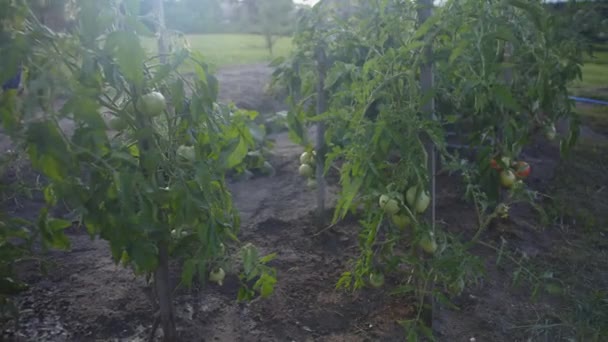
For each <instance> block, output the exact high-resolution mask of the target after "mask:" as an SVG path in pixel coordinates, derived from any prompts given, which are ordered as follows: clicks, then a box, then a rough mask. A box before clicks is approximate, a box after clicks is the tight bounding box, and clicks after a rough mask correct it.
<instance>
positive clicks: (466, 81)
mask: <svg viewBox="0 0 608 342" xmlns="http://www.w3.org/2000/svg"><path fill="white" fill-rule="evenodd" d="M419 6H424V5H417V4H415V3H412V2H403V1H390V0H387V1H378V2H357V3H356V4H355V5H354V6H351V7H350V8H349V11H348V12H349V16H342V15H341V13H340V12H335V11H334V9H333V8H332V7H331V6H325V5H324V4H323V3H320V4H317V5H315V6H314V7H313V9H312V10H311V11H310V12H308V13H306V14H305V15H304V16H302V18H301V19H300V21H299V22H298V30H297V32H296V37H295V39H294V42H295V45H296V51H295V52H294V54H293V56H292V57H291V58H290V59H288V60H286V61H282V62H283V63H282V64H281V66H280V67H279V68H278V69H277V72H276V76H277V77H278V78H279V82H282V84H283V85H284V86H285V87H286V88H287V89H288V90H289V93H290V97H289V103H290V104H291V110H290V112H289V116H288V124H289V128H290V134H291V135H290V136H291V137H292V139H293V140H294V141H296V142H298V143H301V144H303V145H304V146H309V145H310V143H309V142H308V141H307V137H306V134H305V133H306V128H307V125H310V124H314V123H316V122H320V121H322V122H324V123H325V124H326V131H325V135H324V137H325V140H326V143H327V144H328V146H329V151H328V153H327V156H326V158H324V161H325V170H327V169H328V168H329V167H330V166H331V165H335V164H336V162H337V161H340V165H341V168H340V185H341V193H340V197H339V199H338V202H337V205H336V211H335V215H334V221H336V220H339V219H341V218H343V217H344V216H345V215H346V214H347V213H348V212H356V213H359V214H360V215H361V216H362V218H361V226H362V227H361V235H360V237H361V239H360V247H361V257H360V258H359V259H357V260H356V263H355V266H354V270H353V271H352V272H347V273H345V274H344V276H343V277H342V278H341V279H340V280H339V282H338V286H339V287H345V288H351V287H354V288H358V287H361V286H363V285H364V284H365V283H366V281H367V279H368V278H369V275H371V274H377V272H380V271H382V272H383V273H387V272H398V271H397V269H398V267H397V265H402V266H403V265H405V266H406V267H407V268H408V271H411V273H410V274H413V275H415V276H416V277H417V278H416V279H418V281H416V282H414V284H410V283H408V284H404V285H403V286H404V288H407V289H408V291H409V293H413V294H415V295H416V296H417V297H425V295H424V294H425V293H432V294H433V297H435V299H440V298H444V297H442V296H443V295H442V293H441V292H438V291H437V289H439V288H447V289H453V290H454V291H456V292H460V291H462V289H463V288H464V287H465V286H466V283H467V282H469V281H474V280H475V279H476V277H478V276H479V275H480V274H481V272H480V261H479V260H478V259H477V258H475V257H473V256H471V255H470V254H469V252H468V251H467V248H468V247H465V246H464V245H463V244H462V243H460V242H459V241H458V240H457V239H456V238H455V237H452V236H451V235H450V234H449V233H447V232H445V231H442V229H439V227H436V225H435V224H434V222H433V218H434V216H433V215H434V214H433V213H434V208H432V203H433V200H434V199H433V196H432V194H431V193H428V192H427V190H426V189H429V188H431V187H430V184H432V183H433V178H432V177H433V174H432V173H431V172H430V171H431V170H432V169H431V165H433V164H432V163H433V158H434V157H433V155H432V153H429V150H430V151H432V149H429V148H428V147H429V145H433V146H434V148H435V149H436V150H437V151H438V152H439V155H440V156H441V159H442V161H443V167H444V168H445V169H447V170H451V171H455V172H458V173H459V174H461V175H462V176H463V177H462V179H463V181H464V182H465V183H466V186H467V193H466V195H467V198H469V199H470V200H472V201H473V202H474V203H475V205H476V208H477V209H478V214H479V224H478V227H477V232H475V233H473V234H472V235H473V236H472V238H471V241H472V242H475V241H477V240H478V239H479V238H480V236H481V233H482V232H483V230H484V229H485V228H486V227H488V225H489V222H490V221H491V220H493V219H495V218H497V217H504V216H505V215H507V214H508V205H510V204H512V203H515V202H518V201H526V202H529V203H532V204H533V201H534V197H535V193H534V192H533V191H530V190H528V189H526V188H525V184H524V183H523V182H520V181H516V178H515V174H514V173H513V171H512V170H510V168H511V160H513V159H515V158H517V157H518V156H519V155H520V153H521V150H522V149H523V147H524V146H526V144H527V143H528V142H529V140H530V138H531V137H532V136H533V135H535V134H536V133H538V132H542V130H543V128H544V127H550V128H551V127H554V124H555V122H557V121H558V120H562V119H565V120H569V121H570V123H571V125H570V127H571V131H570V132H568V133H567V134H566V135H565V136H563V137H560V145H561V148H562V151H563V152H567V151H568V149H569V148H570V147H571V146H572V145H573V144H574V143H575V141H576V138H577V132H578V128H577V124H578V118H577V117H576V116H575V115H574V114H573V112H572V103H571V101H570V100H569V99H568V93H567V88H566V85H567V84H568V82H570V81H571V80H573V79H575V78H576V77H578V76H579V75H580V62H581V52H580V51H581V50H580V49H578V45H577V43H576V41H575V40H573V39H571V38H572V37H567V36H566V35H564V32H563V31H562V29H561V27H560V25H561V23H560V22H559V21H558V20H555V19H554V18H553V17H552V16H551V15H550V14H549V13H548V12H547V11H546V9H545V8H544V7H543V6H542V5H541V4H540V3H536V2H524V1H519V0H507V1H487V2H483V3H480V2H478V1H473V0H453V1H447V2H444V3H443V4H442V6H439V7H435V8H434V13H433V14H432V15H431V16H430V17H428V18H427V19H426V21H424V23H420V22H421V17H420V15H421V13H422V11H421V10H420V8H419ZM431 48H432V49H431ZM319 49H322V50H323V51H324V53H325V55H326V57H327V61H329V65H331V67H330V68H329V69H328V70H327V77H326V78H325V79H324V80H323V81H324V87H322V89H323V90H324V91H328V92H329V93H330V96H329V99H330V100H329V104H328V109H327V110H326V111H324V112H323V113H318V112H316V111H315V110H314V108H313V106H312V105H311V104H312V103H311V100H312V99H314V98H315V97H319V96H320V90H319V88H318V87H315V84H316V83H317V82H318V81H319V79H320V78H321V76H322V75H320V74H319V73H318V72H317V62H318V61H317V60H316V58H315V56H316V55H317V51H318V50H319ZM279 62H281V61H277V63H279ZM431 62H432V64H433V67H434V69H435V74H434V77H433V75H432V74H430V77H429V67H428V66H429V63H431ZM430 70H431V71H432V68H431V69H430ZM429 87H430V88H429ZM431 99H432V100H435V101H436V103H437V106H436V108H435V109H434V110H433V108H432V105H431V106H429V101H430V100H431ZM429 108H430V110H429ZM430 112H433V113H430ZM431 114H435V116H436V118H437V120H435V119H434V117H433V116H432V115H431ZM447 131H453V132H455V133H456V136H457V137H459V138H460V139H461V142H462V143H464V144H467V145H468V146H471V147H473V148H475V153H474V156H475V161H474V162H471V161H469V160H466V159H465V158H461V157H460V155H459V151H454V150H452V149H449V148H448V147H449V146H448V143H447V139H446V136H447V133H449V132H447ZM501 174H502V177H501ZM501 183H502V184H503V185H504V186H505V187H507V188H508V189H505V190H501ZM533 205H534V204H533ZM428 207H431V209H432V210H430V211H429V213H428V216H427V217H424V216H423V215H422V214H423V213H425V212H426V211H427V208H428ZM505 209H506V210H505ZM387 218H390V220H389V222H390V223H389V224H387V223H386V220H385V219H387ZM405 218H407V220H406V219H405ZM408 225H409V226H411V229H407V230H405V231H404V229H403V227H406V226H408ZM393 227H396V228H399V229H393ZM421 251H423V252H424V253H421ZM404 255H405V256H404ZM378 265H382V266H378ZM447 265H453V266H454V269H450V268H449V267H447ZM378 267H380V268H383V269H382V270H378ZM410 279H411V278H410ZM421 303H424V300H421ZM423 306H424V305H420V308H421V310H422V307H423ZM418 317H420V316H418ZM410 323H411V322H410ZM413 323H421V322H420V320H414V321H413ZM411 331H419V330H416V329H412V330H411ZM421 332H422V333H425V332H428V330H425V329H424V328H422V330H421Z"/></svg>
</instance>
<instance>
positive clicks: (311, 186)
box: [306, 178, 317, 190]
mask: <svg viewBox="0 0 608 342" xmlns="http://www.w3.org/2000/svg"><path fill="white" fill-rule="evenodd" d="M306 186H307V187H308V188H309V189H310V190H314V189H316V188H317V180H316V179H314V178H309V179H308V181H306Z"/></svg>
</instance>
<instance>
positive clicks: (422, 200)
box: [405, 186, 431, 214]
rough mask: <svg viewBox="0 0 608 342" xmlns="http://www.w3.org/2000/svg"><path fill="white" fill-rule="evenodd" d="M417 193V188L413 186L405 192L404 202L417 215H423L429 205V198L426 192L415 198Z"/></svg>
mask: <svg viewBox="0 0 608 342" xmlns="http://www.w3.org/2000/svg"><path fill="white" fill-rule="evenodd" d="M417 192H418V188H417V187H415V186H413V187H411V188H409V189H408V190H407V192H406V193H405V200H406V201H407V204H408V205H409V206H410V208H413V209H414V210H416V212H417V213H419V214H420V213H423V212H425V211H426V209H427V208H428V207H429V204H430V203H431V197H430V196H429V193H428V192H427V191H422V192H421V193H420V194H419V195H418V197H416V193H417Z"/></svg>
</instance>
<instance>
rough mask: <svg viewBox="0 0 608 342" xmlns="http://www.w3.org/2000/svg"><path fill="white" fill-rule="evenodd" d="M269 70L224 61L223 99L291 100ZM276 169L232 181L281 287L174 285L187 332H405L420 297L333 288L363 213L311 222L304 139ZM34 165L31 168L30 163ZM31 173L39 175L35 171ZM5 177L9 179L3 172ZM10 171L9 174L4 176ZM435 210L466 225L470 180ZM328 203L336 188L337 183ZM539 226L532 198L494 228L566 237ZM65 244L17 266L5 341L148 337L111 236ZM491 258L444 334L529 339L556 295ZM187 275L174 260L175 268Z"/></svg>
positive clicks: (544, 160) (345, 336) (536, 148)
mask: <svg viewBox="0 0 608 342" xmlns="http://www.w3.org/2000/svg"><path fill="white" fill-rule="evenodd" d="M270 72H271V70H270V69H269V68H267V67H265V66H263V65H252V66H242V67H238V68H233V69H228V70H220V72H219V74H218V78H219V81H220V85H221V90H220V93H221V95H220V98H221V99H222V100H225V101H228V100H232V101H235V103H236V104H237V105H239V106H241V107H245V108H247V109H254V110H259V111H263V112H272V111H276V110H280V109H282V108H283V105H282V104H280V103H279V102H277V101H276V100H275V99H274V98H273V97H272V96H268V95H266V94H265V92H264V89H265V85H266V84H267V82H268V78H269V74H270ZM274 138H275V139H276V147H275V149H274V155H273V156H272V158H271V163H272V164H273V165H274V167H275V169H276V173H275V175H273V176H269V177H259V178H254V179H252V180H249V181H243V182H234V183H232V184H230V187H231V190H232V191H233V197H234V201H235V203H236V205H237V207H238V208H239V210H240V214H241V217H242V228H241V234H240V238H241V240H242V241H247V242H252V243H253V244H255V245H257V246H259V247H260V249H261V250H262V251H263V252H265V253H272V252H276V253H278V257H277V259H276V260H275V261H273V264H272V266H274V267H276V269H277V271H278V283H277V288H276V291H275V293H274V294H273V295H272V296H271V297H270V298H268V299H263V300H262V299H260V300H255V301H253V302H251V303H237V302H236V295H237V289H238V280H237V278H236V276H235V275H233V274H229V275H228V277H227V279H226V282H225V284H224V285H223V286H221V287H220V286H217V285H214V284H211V285H208V286H207V287H205V288H194V289H192V290H186V289H178V291H177V292H176V297H175V304H176V308H177V316H178V322H177V325H178V327H179V330H180V334H181V336H182V339H183V341H227V342H230V341H328V342H330V341H331V342H339V341H343V342H357V341H403V340H405V337H404V336H405V332H404V330H403V328H401V326H400V325H399V324H398V321H399V320H403V319H407V318H411V317H412V314H413V312H414V311H413V306H412V304H413V303H412V301H411V299H409V298H406V297H396V296H391V295H390V294H389V292H390V290H391V288H392V286H394V285H395V284H394V283H393V280H392V279H388V281H387V285H386V286H385V287H384V288H383V289H374V290H372V289H365V290H362V291H358V292H356V293H345V292H341V291H336V290H335V284H336V281H337V280H338V278H339V277H340V275H341V274H342V272H344V271H347V270H349V267H350V266H351V264H350V262H351V261H352V259H353V258H354V257H356V255H357V253H358V249H357V233H358V223H357V221H356V219H347V220H345V221H344V222H342V223H340V224H338V225H337V226H335V227H333V228H332V229H326V230H323V231H320V230H319V229H318V228H317V227H316V225H315V224H314V222H313V214H312V212H313V210H314V208H315V195H314V193H313V192H311V191H310V190H308V189H307V188H306V184H305V183H306V182H305V180H303V179H302V178H301V177H300V176H299V175H298V172H297V169H298V166H299V162H298V155H299V154H300V153H301V151H302V150H301V148H300V147H299V146H297V145H294V144H293V143H292V142H290V141H289V139H288V138H287V135H286V133H280V134H276V135H275V136H274ZM527 155H528V157H527V160H528V161H529V162H530V164H531V165H532V168H533V170H534V171H535V172H534V173H533V175H532V176H531V177H530V179H529V183H530V185H531V186H532V187H534V188H537V189H545V188H546V187H547V186H548V183H549V182H550V181H551V178H552V174H553V170H554V169H555V166H556V165H557V163H558V160H557V158H558V157H557V156H558V154H557V147H556V146H551V145H547V144H546V143H544V142H542V141H539V142H538V143H537V144H535V145H533V146H532V148H530V150H529V151H527ZM30 173H31V172H30ZM33 176H34V175H32V177H31V178H33ZM5 181H7V180H5ZM8 181H10V180H8ZM439 181H440V187H439V189H440V190H439V193H438V206H439V207H438V213H439V215H440V217H439V220H440V222H441V224H442V228H443V229H448V230H450V231H453V232H459V233H464V234H470V233H471V230H472V229H474V222H475V216H474V210H473V208H472V207H471V206H470V205H468V204H467V203H466V202H464V201H463V200H462V189H460V188H459V187H458V185H457V184H454V183H455V182H454V181H453V178H452V180H449V179H448V178H447V177H440V180H439ZM329 192H330V195H329V196H330V201H329V202H330V203H332V201H333V200H334V199H335V194H336V192H337V188H336V185H335V184H332V185H330V189H329ZM42 203H43V201H42V199H41V198H40V196H34V198H33V199H20V201H19V203H18V204H17V203H15V202H14V201H11V202H10V204H6V205H5V207H7V208H8V209H9V210H11V211H12V212H13V213H15V214H17V215H20V216H23V217H30V218H32V217H35V216H36V214H37V210H38V208H39V207H40V206H41V205H42ZM540 228H541V229H539V227H538V222H537V219H536V217H535V216H534V215H532V214H531V213H530V211H529V210H527V209H526V208H519V209H518V208H515V209H514V213H513V215H512V219H511V220H505V221H501V222H499V223H498V224H497V225H496V226H494V227H493V228H492V229H491V230H490V231H489V232H488V234H487V239H488V240H490V241H495V242H498V241H500V239H503V238H504V239H506V240H508V241H509V243H510V244H511V246H512V247H513V249H518V250H522V251H525V252H526V253H527V254H528V255H532V256H534V255H547V254H550V253H552V243H551V242H552V241H555V240H556V239H558V237H557V235H556V234H554V233H553V231H552V230H551V229H545V230H543V229H542V228H551V227H540ZM69 237H70V239H71V242H72V247H71V250H70V251H68V252H61V251H51V252H48V253H46V254H44V255H42V258H43V259H44V260H45V261H48V262H50V266H49V268H48V273H47V274H46V275H41V274H40V272H38V265H37V264H35V263H29V264H23V265H21V269H20V271H21V272H20V273H21V274H22V276H23V277H24V278H25V279H26V280H27V281H28V282H29V283H30V284H31V287H30V289H29V290H28V291H26V292H24V293H22V294H20V295H19V296H17V297H16V301H17V303H18V305H19V308H20V310H21V318H20V322H19V323H20V324H19V327H18V329H17V331H15V330H14V326H13V325H12V324H8V325H6V326H4V337H3V340H6V341H13V340H19V341H41V342H42V341H145V340H146V339H147V337H148V334H149V330H150V328H151V326H152V323H153V320H154V318H153V312H152V307H151V305H150V302H149V300H148V299H147V297H146V295H145V294H144V288H145V283H144V280H143V279H141V278H138V277H135V275H134V274H133V273H132V271H131V270H129V269H124V268H122V267H121V266H117V265H115V264H114V263H113V261H112V260H111V258H110V253H109V249H108V246H107V243H106V242H105V241H102V240H93V239H91V238H90V237H89V236H88V235H87V234H86V232H85V231H84V230H83V229H78V228H74V229H71V230H70V232H69ZM475 252H476V253H477V254H478V255H479V256H481V257H483V258H485V260H486V267H487V275H486V278H485V280H484V281H483V282H482V283H480V284H478V285H476V286H470V287H468V288H467V289H466V291H465V293H463V294H462V295H461V296H459V297H458V298H455V299H454V300H455V303H456V304H457V305H458V306H459V309H458V310H456V309H447V308H442V309H441V310H440V312H439V313H438V315H437V318H438V322H439V326H438V330H439V340H440V341H472V340H471V338H475V340H476V341H524V340H526V339H527V338H529V337H530V335H528V334H527V333H526V331H524V330H522V329H518V328H517V326H519V325H521V324H523V323H524V322H529V321H530V320H531V319H534V318H535V314H536V313H537V312H545V311H546V310H548V309H549V310H552V309H553V308H554V307H555V308H557V306H558V304H559V303H558V301H557V300H556V299H554V298H542V300H541V301H539V302H536V303H533V302H531V301H530V297H529V295H530V293H529V289H526V288H513V287H511V286H510V280H511V274H512V271H513V270H512V269H510V268H509V267H501V268H498V267H496V264H495V261H496V256H495V254H494V253H493V252H491V251H490V250H486V249H483V248H479V249H477V250H476V251H475ZM178 276H179V274H178V272H177V271H176V274H175V278H176V280H177V277H178Z"/></svg>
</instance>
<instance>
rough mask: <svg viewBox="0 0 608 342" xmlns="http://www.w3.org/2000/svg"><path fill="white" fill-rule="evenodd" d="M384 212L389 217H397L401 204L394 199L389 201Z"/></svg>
mask: <svg viewBox="0 0 608 342" xmlns="http://www.w3.org/2000/svg"><path fill="white" fill-rule="evenodd" d="M384 211H385V212H386V213H387V214H389V215H395V214H396V213H398V212H399V203H398V202H397V201H396V200H394V199H392V198H391V199H389V200H388V202H386V204H385V205H384Z"/></svg>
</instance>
